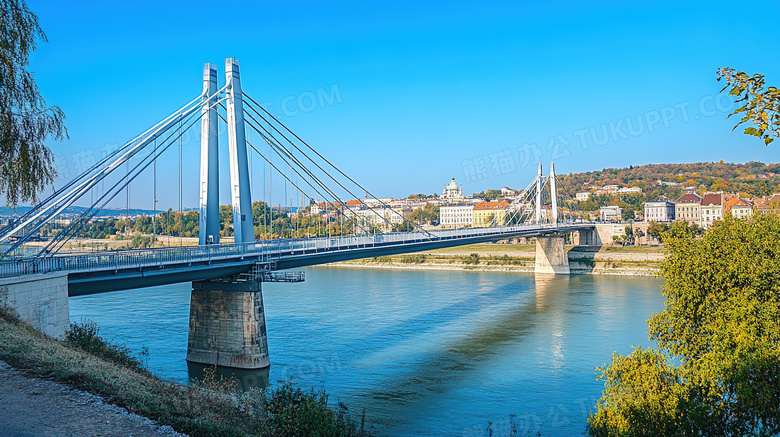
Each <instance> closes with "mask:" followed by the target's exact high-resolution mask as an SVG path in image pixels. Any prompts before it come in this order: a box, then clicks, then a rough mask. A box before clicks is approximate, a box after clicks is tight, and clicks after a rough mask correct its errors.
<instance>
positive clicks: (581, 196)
mask: <svg viewBox="0 0 780 437" xmlns="http://www.w3.org/2000/svg"><path fill="white" fill-rule="evenodd" d="M574 198H575V199H577V202H585V201H586V200H588V199H590V191H578V192H577V194H575V195H574Z"/></svg>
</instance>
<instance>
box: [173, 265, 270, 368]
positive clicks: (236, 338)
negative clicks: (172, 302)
mask: <svg viewBox="0 0 780 437" xmlns="http://www.w3.org/2000/svg"><path fill="white" fill-rule="evenodd" d="M187 361H190V362H193V363H202V364H216V365H217V366H224V367H235V368H239V369H260V368H263V367H268V366H269V365H270V360H269V357H268V337H267V336H266V331H265V310H264V308H263V292H262V287H261V282H260V281H243V282H232V281H230V280H225V281H222V280H214V281H196V282H193V283H192V300H191V303H190V332H189V338H188V342H187Z"/></svg>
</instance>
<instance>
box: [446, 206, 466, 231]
mask: <svg viewBox="0 0 780 437" xmlns="http://www.w3.org/2000/svg"><path fill="white" fill-rule="evenodd" d="M439 223H441V225H442V227H444V228H445V229H458V228H465V227H466V226H468V227H471V226H473V225H474V205H465V204H456V205H446V206H442V207H441V208H439Z"/></svg>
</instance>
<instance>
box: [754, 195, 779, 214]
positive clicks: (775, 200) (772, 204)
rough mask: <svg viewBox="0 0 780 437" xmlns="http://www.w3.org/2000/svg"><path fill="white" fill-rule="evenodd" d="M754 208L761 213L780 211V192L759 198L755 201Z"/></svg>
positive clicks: (776, 212)
mask: <svg viewBox="0 0 780 437" xmlns="http://www.w3.org/2000/svg"><path fill="white" fill-rule="evenodd" d="M753 210H754V212H756V213H759V214H769V213H775V214H778V213H780V194H773V195H771V196H765V197H759V198H757V199H756V200H755V201H754V202H753Z"/></svg>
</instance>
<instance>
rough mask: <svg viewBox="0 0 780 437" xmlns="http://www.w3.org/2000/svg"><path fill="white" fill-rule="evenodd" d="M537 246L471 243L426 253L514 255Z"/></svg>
mask: <svg viewBox="0 0 780 437" xmlns="http://www.w3.org/2000/svg"><path fill="white" fill-rule="evenodd" d="M535 250H536V246H534V245H532V244H530V245H521V244H470V245H468V246H458V247H447V248H444V249H436V250H431V251H427V252H426V253H432V254H455V255H470V254H472V253H478V254H480V255H504V254H506V255H509V256H511V255H513V254H520V253H529V252H534V251H535Z"/></svg>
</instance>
